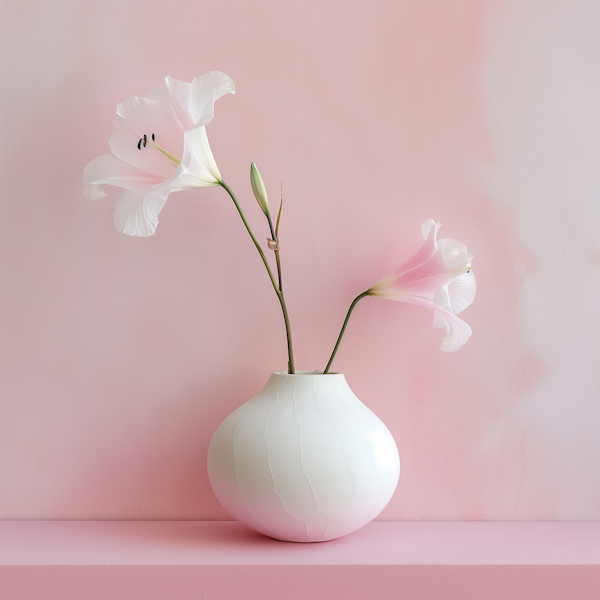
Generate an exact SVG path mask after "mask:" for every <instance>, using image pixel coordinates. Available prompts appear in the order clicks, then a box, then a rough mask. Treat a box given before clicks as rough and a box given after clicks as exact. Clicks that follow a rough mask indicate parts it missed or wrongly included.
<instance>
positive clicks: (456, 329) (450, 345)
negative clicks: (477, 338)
mask: <svg viewBox="0 0 600 600" xmlns="http://www.w3.org/2000/svg"><path fill="white" fill-rule="evenodd" d="M443 317H444V318H445V319H446V322H447V326H446V337H444V338H442V341H441V343H440V350H442V351H443V352H456V351H457V350H458V349H459V348H460V347H461V346H464V345H465V344H466V343H467V342H468V341H469V338H470V337H471V328H470V327H469V326H468V325H467V324H466V323H465V322H464V321H462V320H461V319H459V318H458V317H455V316H454V315H452V314H450V313H444V314H443Z"/></svg>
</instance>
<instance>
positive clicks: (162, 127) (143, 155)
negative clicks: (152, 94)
mask: <svg viewBox="0 0 600 600" xmlns="http://www.w3.org/2000/svg"><path fill="white" fill-rule="evenodd" d="M115 125H116V126H117V129H116V131H115V132H114V133H113V134H112V136H111V138H110V140H109V141H108V143H109V144H110V149H111V150H112V153H113V154H114V155H115V156H116V157H117V158H120V159H121V160H122V161H124V162H126V163H128V164H130V165H133V166H134V167H136V168H138V169H140V170H142V171H146V172H147V173H152V174H153V175H157V176H159V177H162V179H166V178H168V177H170V176H171V175H172V174H173V172H174V171H175V169H176V168H177V165H174V164H173V162H172V161H171V160H170V159H169V158H167V157H166V156H165V155H164V154H163V153H162V152H161V151H160V150H157V149H156V148H153V147H152V145H150V144H148V145H147V146H146V147H143V146H142V147H141V148H138V143H139V140H140V139H142V138H143V137H144V135H146V136H148V138H150V137H151V136H152V134H153V133H154V134H155V138H156V144H157V145H158V146H160V147H161V148H163V149H164V150H166V151H167V152H169V153H170V154H172V155H174V156H177V157H180V156H181V154H182V153H183V132H184V129H182V128H181V125H180V123H179V121H178V120H177V119H176V118H175V117H174V116H173V114H172V113H171V112H170V111H169V110H168V109H167V108H166V107H165V106H164V105H162V104H161V103H160V102H158V101H157V100H149V99H148V98H143V97H141V96H134V97H133V98H127V100H125V101H124V102H121V104H119V106H117V118H116V119H115ZM149 141H151V140H150V139H149Z"/></svg>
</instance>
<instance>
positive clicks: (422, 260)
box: [369, 219, 477, 352]
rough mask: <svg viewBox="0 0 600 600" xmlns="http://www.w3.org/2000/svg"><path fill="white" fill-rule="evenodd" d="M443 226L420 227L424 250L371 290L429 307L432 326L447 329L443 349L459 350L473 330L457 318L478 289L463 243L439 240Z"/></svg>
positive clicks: (431, 223) (427, 224) (428, 224)
mask: <svg viewBox="0 0 600 600" xmlns="http://www.w3.org/2000/svg"><path fill="white" fill-rule="evenodd" d="M439 228H440V223H436V222H435V221H434V220H433V219H427V220H426V221H425V222H424V223H423V225H422V226H421V232H422V233H423V237H424V238H425V243H424V244H423V246H422V248H421V249H420V250H419V252H417V254H416V255H415V256H413V257H412V258H411V259H410V260H408V261H407V262H405V263H404V264H402V265H401V266H400V267H398V268H397V269H396V270H395V271H393V272H392V273H390V274H389V275H386V277H384V278H383V279H381V280H380V281H378V282H377V283H376V284H375V285H373V286H372V287H371V288H369V295H370V296H376V297H379V298H387V299H389V300H398V301H400V302H408V303H410V304H417V305H419V306H424V307H426V308H430V309H432V310H433V311H434V319H433V326H434V327H442V328H445V329H446V336H445V337H444V338H443V339H442V341H441V344H440V348H441V349H442V350H443V351H444V352H453V351H455V350H458V349H459V348H460V347H461V346H462V345H463V344H465V343H466V342H467V340H468V339H469V337H470V336H471V328H470V327H469V326H468V325H467V324H466V323H465V322H464V321H462V320H461V319H459V318H458V317H457V316H456V315H457V314H458V313H460V312H461V311H463V310H464V309H465V308H467V306H469V305H470V304H471V302H473V299H474V298H475V292H476V290H477V286H476V282H475V275H474V274H473V271H472V269H471V261H472V259H473V256H472V255H471V254H469V253H468V252H467V248H466V246H465V245H464V244H462V243H461V242H457V241H456V240H451V239H442V240H440V241H439V242H438V241H436V234H437V231H438V229H439Z"/></svg>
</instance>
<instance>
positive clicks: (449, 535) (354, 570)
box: [0, 521, 600, 600]
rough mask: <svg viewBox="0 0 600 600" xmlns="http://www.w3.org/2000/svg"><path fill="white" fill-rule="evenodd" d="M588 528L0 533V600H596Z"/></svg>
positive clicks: (598, 579)
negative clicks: (312, 536) (312, 534)
mask: <svg viewBox="0 0 600 600" xmlns="http://www.w3.org/2000/svg"><path fill="white" fill-rule="evenodd" d="M599 589H600V522H483V521H481V522H457V521H453V522H412V521H410V522H409V521H404V522H398V521H394V522H389V521H387V522H386V521H375V522H373V523H370V524H369V525H367V526H366V527H364V528H363V529H360V530H359V531H356V532H354V533H352V534H350V535H348V536H346V537H343V538H340V539H338V540H332V541H330V542H322V543H313V544H310V543H309V544H295V543H289V542H280V541H277V540H273V539H271V538H267V537H264V536H262V535H260V534H258V533H255V532H254V531H251V530H250V529H248V528H246V527H245V526H243V525H241V524H240V523H237V522H235V521H3V522H1V521H0V600H81V599H82V598H85V599H86V600H170V599H173V600H175V599H176V600H200V599H202V600H232V599H237V598H240V599H243V600H305V599H306V598H310V599H311V600H334V599H337V598H339V599H342V598H343V599H344V600H369V599H370V598H377V600H399V599H400V600H431V598H436V599H438V598H439V599H440V600H441V599H443V600H471V598H473V599H477V600H505V599H506V598H510V599H511V600H598V598H600V594H599V593H598V590H599Z"/></svg>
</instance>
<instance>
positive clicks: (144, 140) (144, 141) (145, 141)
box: [137, 134, 181, 167]
mask: <svg viewBox="0 0 600 600" xmlns="http://www.w3.org/2000/svg"><path fill="white" fill-rule="evenodd" d="M154 141H156V136H155V135H154V134H152V142H154ZM152 142H149V141H148V136H147V135H146V134H144V137H141V138H140V141H139V142H138V143H137V147H138V150H141V149H142V146H143V147H144V148H145V147H146V144H150V145H151V146H153V147H154V148H156V149H157V150H158V151H160V152H162V153H163V154H164V155H165V156H166V157H167V158H168V159H169V160H170V161H171V162H172V163H173V164H174V165H175V166H176V167H177V166H179V165H180V164H181V159H180V158H177V157H176V156H173V155H172V154H171V153H170V152H167V151H166V150H163V149H162V148H161V147H160V146H159V145H158V144H153V143H152Z"/></svg>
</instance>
